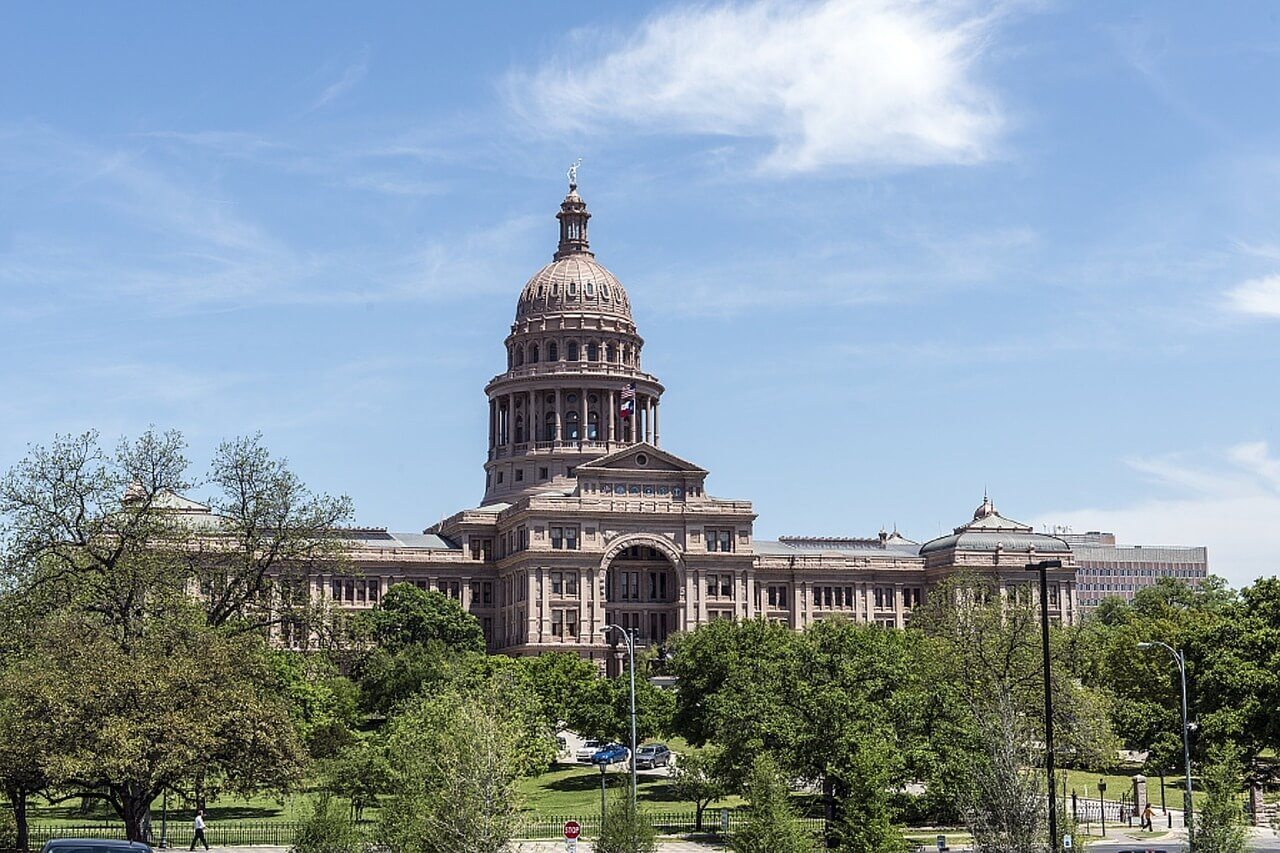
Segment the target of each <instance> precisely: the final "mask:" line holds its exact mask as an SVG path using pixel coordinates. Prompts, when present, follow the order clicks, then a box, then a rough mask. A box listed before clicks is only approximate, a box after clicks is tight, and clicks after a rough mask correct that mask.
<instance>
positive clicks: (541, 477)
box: [538, 468, 548, 480]
mask: <svg viewBox="0 0 1280 853" xmlns="http://www.w3.org/2000/svg"><path fill="white" fill-rule="evenodd" d="M547 475H548V471H547V469H546V468H539V469H538V479H539V480H546V479H547V478H548V477H547Z"/></svg>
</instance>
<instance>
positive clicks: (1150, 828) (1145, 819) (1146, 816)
mask: <svg viewBox="0 0 1280 853" xmlns="http://www.w3.org/2000/svg"><path fill="white" fill-rule="evenodd" d="M1154 816H1155V809H1153V808H1151V803H1149V802H1148V803H1147V807H1146V808H1145V809H1143V810H1142V820H1141V821H1139V823H1138V828H1139V829H1145V830H1146V831H1147V832H1155V826H1154V824H1152V822H1151V818H1152V817H1154Z"/></svg>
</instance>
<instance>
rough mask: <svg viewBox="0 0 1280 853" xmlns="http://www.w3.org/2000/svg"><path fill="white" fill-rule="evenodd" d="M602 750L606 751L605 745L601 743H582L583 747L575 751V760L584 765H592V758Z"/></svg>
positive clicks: (593, 741) (591, 741)
mask: <svg viewBox="0 0 1280 853" xmlns="http://www.w3.org/2000/svg"><path fill="white" fill-rule="evenodd" d="M601 749H604V744H603V743H601V742H600V741H598V740H584V741H583V742H582V746H580V747H578V748H577V749H575V750H574V751H573V760H574V761H578V762H581V763H583V764H590V763H591V756H593V755H595V754H596V753H597V752H599V751H600V750H601Z"/></svg>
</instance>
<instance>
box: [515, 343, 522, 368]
mask: <svg viewBox="0 0 1280 853" xmlns="http://www.w3.org/2000/svg"><path fill="white" fill-rule="evenodd" d="M522 364H524V347H516V367H519V366H520V365H522Z"/></svg>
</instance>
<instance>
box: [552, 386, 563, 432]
mask: <svg viewBox="0 0 1280 853" xmlns="http://www.w3.org/2000/svg"><path fill="white" fill-rule="evenodd" d="M555 405H556V412H555V415H556V418H555V420H556V434H555V437H554V438H553V439H552V441H554V442H556V443H557V444H558V443H559V442H560V441H561V436H562V435H563V428H562V427H561V425H560V389H559V388H556V403H555Z"/></svg>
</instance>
